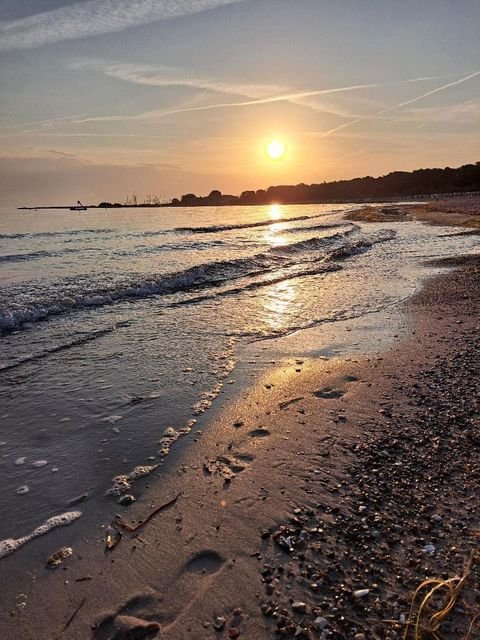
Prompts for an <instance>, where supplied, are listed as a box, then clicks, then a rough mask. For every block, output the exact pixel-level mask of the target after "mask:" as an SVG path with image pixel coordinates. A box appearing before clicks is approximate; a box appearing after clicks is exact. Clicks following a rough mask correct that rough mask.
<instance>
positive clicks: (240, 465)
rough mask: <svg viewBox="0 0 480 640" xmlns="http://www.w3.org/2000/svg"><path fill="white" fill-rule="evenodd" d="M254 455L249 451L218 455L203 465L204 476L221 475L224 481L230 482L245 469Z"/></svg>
mask: <svg viewBox="0 0 480 640" xmlns="http://www.w3.org/2000/svg"><path fill="white" fill-rule="evenodd" d="M254 459H255V456H253V455H251V454H250V453H234V454H232V455H231V456H218V458H216V460H213V461H209V462H208V463H204V465H203V473H204V475H206V476H211V475H213V474H217V475H221V476H222V477H223V478H224V480H225V481H226V482H230V481H231V480H233V478H235V476H236V475H237V474H238V473H241V472H242V471H245V469H246V468H247V464H248V463H250V462H252V461H253V460H254Z"/></svg>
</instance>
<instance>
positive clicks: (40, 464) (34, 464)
mask: <svg viewBox="0 0 480 640" xmlns="http://www.w3.org/2000/svg"><path fill="white" fill-rule="evenodd" d="M47 464H48V460H35V462H32V467H36V468H37V469H39V468H40V467H44V466H45V465H47Z"/></svg>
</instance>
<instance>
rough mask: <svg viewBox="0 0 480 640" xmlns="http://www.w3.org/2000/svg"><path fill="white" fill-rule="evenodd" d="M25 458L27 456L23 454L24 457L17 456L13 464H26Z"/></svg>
mask: <svg viewBox="0 0 480 640" xmlns="http://www.w3.org/2000/svg"><path fill="white" fill-rule="evenodd" d="M25 460H26V457H25V456H23V457H22V458H17V459H16V460H15V462H14V463H13V464H15V465H16V466H17V467H19V466H20V465H21V464H25Z"/></svg>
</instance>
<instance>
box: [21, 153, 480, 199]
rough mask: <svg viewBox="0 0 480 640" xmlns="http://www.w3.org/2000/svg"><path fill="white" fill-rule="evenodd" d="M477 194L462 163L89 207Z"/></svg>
mask: <svg viewBox="0 0 480 640" xmlns="http://www.w3.org/2000/svg"><path fill="white" fill-rule="evenodd" d="M479 191H480V162H476V163H475V164H465V165H463V166H461V167H458V168H456V169H451V168H450V167H445V169H417V170H415V171H394V172H392V173H388V174H387V175H385V176H380V177H378V178H372V177H371V176H366V177H364V178H353V179H352V180H337V181H334V182H322V183H321V184H303V183H301V184H296V185H278V186H273V187H268V189H258V190H257V191H243V192H242V193H241V194H240V195H239V196H235V195H228V194H223V193H221V192H220V191H218V190H216V189H215V190H214V191H211V192H210V193H209V195H208V196H197V195H195V194H194V193H187V194H185V195H183V196H182V197H181V198H173V199H172V200H171V201H170V202H168V201H163V202H160V201H156V200H155V201H152V200H149V201H146V202H142V203H140V202H139V203H138V204H137V202H136V198H135V202H134V203H131V202H129V201H127V202H126V203H124V204H121V203H120V202H113V203H112V202H100V204H98V205H88V208H95V207H96V206H98V207H99V208H120V207H129V208H136V207H171V206H173V207H198V206H220V205H261V204H272V203H278V204H317V203H330V202H352V201H353V202H356V201H375V200H377V201H381V200H392V199H398V198H415V197H422V196H440V195H442V194H452V193H455V194H461V193H468V192H479ZM19 208H20V209H55V208H57V209H64V208H67V209H68V208H69V207H68V206H67V207H45V206H43V207H40V206H38V207H19Z"/></svg>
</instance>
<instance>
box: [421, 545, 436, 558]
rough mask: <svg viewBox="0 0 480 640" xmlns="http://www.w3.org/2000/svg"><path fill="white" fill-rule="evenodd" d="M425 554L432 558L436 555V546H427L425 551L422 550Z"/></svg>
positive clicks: (424, 548)
mask: <svg viewBox="0 0 480 640" xmlns="http://www.w3.org/2000/svg"><path fill="white" fill-rule="evenodd" d="M422 551H423V553H428V554H429V555H430V556H432V555H433V554H434V553H435V545H434V544H426V545H425V546H424V547H423V549H422Z"/></svg>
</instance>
